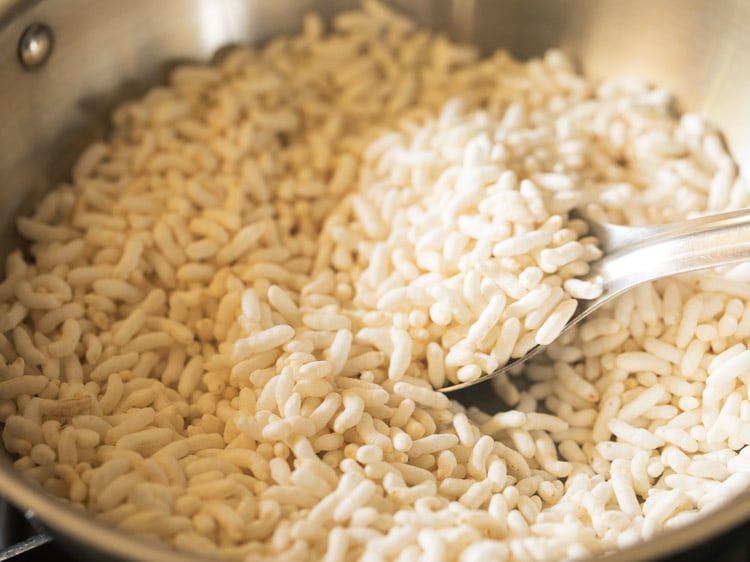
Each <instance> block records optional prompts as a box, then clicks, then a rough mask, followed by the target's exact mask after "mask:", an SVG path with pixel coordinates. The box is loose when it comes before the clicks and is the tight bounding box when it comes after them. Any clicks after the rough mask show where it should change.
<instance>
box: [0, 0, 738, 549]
mask: <svg viewBox="0 0 750 562" xmlns="http://www.w3.org/2000/svg"><path fill="white" fill-rule="evenodd" d="M113 122H114V129H113V133H112V137H111V139H109V140H108V141H101V142H97V143H95V144H93V145H92V146H91V147H90V148H89V149H87V150H86V151H85V152H84V153H83V154H82V156H81V157H80V159H79V162H78V163H77V165H76V166H75V168H74V170H73V173H72V178H73V181H72V187H71V186H61V187H60V188H58V189H57V190H53V191H52V192H51V193H50V194H49V195H48V196H47V197H46V198H45V199H44V200H43V201H42V202H40V204H39V205H38V207H37V209H36V211H35V213H34V215H32V216H31V217H24V218H20V219H19V220H18V223H17V224H18V230H19V231H20V233H21V234H22V235H23V236H25V237H26V238H27V239H28V240H30V242H31V244H30V251H31V254H32V255H33V257H34V258H35V260H34V263H28V264H27V263H26V262H25V261H24V260H23V258H22V257H21V254H20V252H13V253H11V254H10V255H9V256H8V258H7V260H6V268H5V271H6V278H5V280H4V281H3V282H2V283H0V332H1V334H0V416H1V417H2V421H3V423H4V427H3V435H2V438H3V442H4V444H5V447H6V449H7V450H8V451H9V452H11V453H13V454H15V455H17V457H18V459H17V460H16V462H15V467H16V468H17V469H18V470H19V471H21V472H22V473H23V474H25V475H26V476H27V477H28V478H31V479H33V480H36V481H38V482H39V483H40V484H41V485H42V486H43V487H44V488H45V489H47V490H48V491H50V492H51V493H54V494H56V495H58V496H61V497H64V498H67V499H68V500H70V501H71V502H74V503H76V504H78V505H80V506H83V507H84V508H86V509H88V510H89V511H91V512H92V513H94V514H95V515H96V516H97V517H100V518H101V519H102V520H104V521H106V522H108V523H110V524H113V525H117V526H119V527H120V528H122V529H123V530H126V531H128V532H131V533H140V534H147V535H151V536H156V537H158V538H160V539H161V540H164V541H166V542H168V543H170V544H172V545H174V546H175V547H176V548H179V549H187V550H193V551H196V552H201V553H205V554H207V555H210V556H221V557H224V558H227V559H237V560H241V559H247V558H250V559H252V558H255V557H259V558H263V559H280V558H283V559H294V560H304V559H310V560H327V561H331V562H333V561H339V560H353V559H362V560H414V559H417V558H419V557H420V556H421V557H422V559H429V560H462V561H467V562H468V561H476V560H484V559H490V558H491V559H493V560H495V559H497V560H515V559H530V558H533V559H544V560H558V559H563V558H570V557H578V556H582V555H585V554H588V553H590V552H592V551H597V550H603V549H615V548H618V547H622V546H627V545H628V544H631V543H632V542H635V541H637V540H641V539H648V538H650V537H651V536H653V534H654V533H656V532H658V531H659V530H660V529H661V528H663V527H673V526H676V525H681V524H685V523H687V522H690V521H692V520H694V519H695V518H696V517H697V516H699V515H700V514H701V513H702V512H704V511H708V510H709V509H712V508H715V507H716V505H717V504H718V502H721V501H726V500H727V499H729V498H731V497H732V496H733V495H735V494H736V493H738V492H739V491H741V490H743V489H745V488H747V487H748V485H750V461H749V460H748V459H749V458H750V454H748V451H750V449H749V448H748V444H750V404H748V401H747V400H746V396H747V386H748V384H750V370H749V369H750V367H749V365H748V351H747V345H748V341H747V338H748V337H750V306H748V303H749V302H750V291H748V289H747V287H746V286H745V283H746V281H747V280H748V274H747V267H746V264H741V265H739V266H736V267H733V268H728V269H727V270H726V271H722V272H704V273H697V274H691V275H686V276H682V277H679V278H674V279H668V280H664V281H659V282H656V283H651V284H648V285H646V286H644V287H641V288H639V289H637V290H636V291H633V292H631V293H627V294H625V295H623V296H622V297H620V298H619V299H617V300H616V301H615V302H613V303H611V304H610V305H609V306H606V307H605V308H603V309H602V310H600V311H598V312H597V313H596V314H595V315H594V316H593V317H591V318H590V319H588V320H587V321H585V322H584V323H583V324H582V325H580V326H578V327H576V328H574V329H572V330H570V331H568V332H567V333H566V334H564V336H563V337H562V338H560V339H559V340H558V341H557V342H556V343H554V344H553V345H552V346H551V347H550V348H549V349H548V350H547V352H546V353H545V354H544V355H542V356H541V357H539V358H538V359H535V360H534V363H533V364H532V365H530V366H529V367H528V368H527V369H526V371H525V374H526V375H527V376H526V377H524V376H519V375H518V374H517V373H515V372H513V373H512V374H503V375H502V376H500V377H498V378H497V379H495V380H493V383H492V388H493V389H494V390H495V391H496V392H497V394H498V396H499V400H502V401H504V402H505V405H506V406H507V407H508V408H513V409H509V410H508V411H501V412H499V413H496V414H494V415H488V414H485V413H482V412H480V411H478V410H477V409H475V408H468V409H465V408H464V407H463V406H461V405H459V404H456V403H451V401H450V400H449V399H448V398H447V397H446V395H444V394H442V393H440V392H437V390H436V389H438V388H440V387H443V386H445V385H446V384H448V383H455V382H458V381H465V380H473V379H475V378H477V377H479V376H480V375H481V373H482V372H487V371H491V370H492V369H494V368H495V367H497V366H499V365H502V364H504V363H506V362H507V361H508V360H509V359H511V358H513V357H518V356H520V355H523V354H524V353H525V352H526V351H527V350H528V349H530V348H531V347H533V346H535V345H537V344H539V343H548V342H550V341H552V340H554V339H555V338H556V337H557V336H558V334H559V332H560V330H561V329H562V327H563V326H564V324H565V322H566V321H567V318H568V317H569V316H570V315H571V314H572V312H573V310H574V308H575V305H576V301H575V299H576V298H592V297H594V296H596V295H597V294H598V291H599V290H600V288H599V287H598V286H597V285H595V284H588V283H582V282H580V281H579V280H577V279H576V277H577V276H579V275H581V274H582V273H584V272H585V271H586V270H587V268H588V266H587V262H589V261H592V260H594V259H596V258H598V257H599V254H600V252H599V251H598V249H597V248H596V243H595V240H593V239H592V238H591V237H587V235H586V232H585V228H584V225H583V223H581V222H580V221H569V220H568V219H567V212H568V211H569V210H570V209H571V208H573V207H574V206H576V205H578V204H579V203H592V205H591V207H590V212H591V214H592V215H593V216H599V217H600V218H602V219H605V220H609V221H611V222H615V223H622V224H638V225H641V224H647V223H664V222H669V221H674V220H679V219H681V218H684V217H686V216H687V215H694V214H697V213H701V212H705V211H707V210H712V211H713V210H721V209H729V208H735V207H739V206H743V205H748V204H749V203H750V201H748V195H747V193H748V191H747V190H746V188H745V187H743V183H742V181H743V180H742V179H741V178H738V177H737V168H736V166H735V165H734V164H733V163H732V160H731V157H730V156H729V154H727V153H726V150H725V148H724V146H723V144H722V143H721V141H720V137H719V135H718V133H717V132H716V131H715V130H713V129H712V128H711V127H710V126H709V125H708V124H706V123H704V122H703V121H702V120H701V119H700V118H699V117H697V116H695V115H685V116H683V117H682V118H681V119H676V118H675V117H674V116H673V115H672V113H671V111H670V100H669V96H667V95H666V94H665V93H664V92H663V91H661V90H657V89H654V88H651V87H650V86H648V85H647V84H645V83H642V82H639V81H637V80H617V79H613V80H605V81H603V82H600V83H595V82H592V81H587V80H585V79H583V78H581V77H580V76H577V75H576V74H575V73H573V71H572V69H571V65H570V63H569V62H568V61H567V60H566V59H565V57H564V56H563V55H562V54H561V53H559V52H557V51H550V52H549V53H547V54H546V55H545V56H544V57H542V58H539V59H532V60H530V61H528V62H525V63H520V62H518V61H515V60H513V59H512V58H511V57H510V56H509V55H508V54H507V53H504V52H498V53H496V54H494V55H493V56H492V57H490V58H487V59H484V60H480V59H479V58H478V56H477V53H476V51H475V50H474V49H473V48H471V47H468V46H464V45H457V44H453V43H450V42H449V41H447V40H446V39H445V38H444V37H442V36H433V35H431V34H429V33H426V32H424V31H419V30H417V29H415V28H414V26H413V25H412V23H411V22H410V21H408V20H407V19H405V18H404V17H402V16H401V15H399V14H396V13H394V12H392V11H391V10H390V9H388V8H386V7H385V6H382V5H380V4H378V3H376V2H373V1H365V2H364V3H363V10H362V11H357V12H346V13H342V14H340V15H339V16H337V17H336V18H334V20H333V31H332V32H331V33H330V34H328V35H326V34H324V33H323V23H322V21H321V20H320V19H319V18H317V17H316V16H313V15H310V16H308V17H307V18H306V19H305V21H304V24H303V31H302V33H301V34H300V35H299V36H296V37H291V38H279V39H275V40H272V41H271V42H269V43H268V44H267V45H266V46H265V47H263V48H261V49H257V50H250V49H234V50H232V51H230V52H229V53H227V54H226V55H225V57H224V58H222V59H221V60H220V61H219V62H217V64H216V65H214V66H197V65H194V66H182V67H179V68H177V69H176V70H175V71H174V72H173V73H172V75H171V78H170V83H169V84H168V85H167V86H166V87H162V88H157V89H154V90H152V91H151V92H149V93H148V94H146V95H145V96H144V97H143V98H142V99H140V100H134V101H131V102H127V103H125V104H123V105H122V106H120V107H119V108H118V109H117V110H116V111H115V113H114V116H113Z"/></svg>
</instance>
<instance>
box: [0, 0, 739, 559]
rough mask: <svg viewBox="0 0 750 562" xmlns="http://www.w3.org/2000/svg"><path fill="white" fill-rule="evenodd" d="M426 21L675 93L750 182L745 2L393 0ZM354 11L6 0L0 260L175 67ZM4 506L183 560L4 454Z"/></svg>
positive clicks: (630, 553)
mask: <svg viewBox="0 0 750 562" xmlns="http://www.w3.org/2000/svg"><path fill="white" fill-rule="evenodd" d="M393 3H394V4H395V5H397V6H398V7H399V8H401V9H402V10H404V11H405V12H407V13H409V14H410V15H412V16H413V17H414V18H415V19H416V20H417V21H418V22H419V23H420V24H422V25H424V26H427V27H430V28H434V29H439V30H443V31H447V32H449V33H450V34H451V35H452V36H453V37H455V38H458V39H462V40H467V41H471V42H474V43H476V44H478V45H480V46H481V47H482V48H484V49H486V50H491V49H493V48H496V47H506V48H508V49H510V50H511V51H512V52H513V53H514V54H515V55H517V56H520V57H522V58H525V57H529V56H533V55H537V54H540V53H542V52H543V51H544V50H545V49H546V48H549V47H553V46H554V47H561V48H562V49H564V50H565V51H568V52H570V53H572V54H573V55H574V56H575V58H576V59H577V60H578V61H580V63H581V65H582V68H583V70H584V71H585V72H586V73H588V74H589V75H592V76H605V75H623V74H626V75H633V76H639V77H643V78H646V79H649V80H651V81H652V82H654V83H656V84H658V85H660V86H663V87H665V88H667V89H669V90H671V91H673V92H675V93H677V94H678V97H679V99H680V108H679V109H688V110H691V111H696V112H699V113H702V114H703V115H706V116H708V117H709V118H710V119H711V120H713V121H714V122H715V123H716V124H718V125H719V126H720V127H721V128H723V130H724V131H725V132H726V135H727V139H728V141H729V143H730V145H731V146H732V148H733V151H734V154H735V156H736V157H737V158H738V159H739V160H740V162H741V163H743V162H744V163H745V173H750V167H749V166H748V164H750V72H749V71H748V69H750V34H748V33H747V28H748V25H750V3H748V2H746V1H744V0H715V1H713V0H690V1H688V2H685V1H680V0H650V1H646V0H623V1H619V2H616V1H615V0H599V1H594V0H401V1H397V2H393ZM353 4H354V2H350V1H347V0H319V1H316V2H315V1H313V0H158V1H153V0H107V1H106V2H104V1H102V0H65V1H61V0H57V1H53V0H25V1H23V0H20V1H19V0H0V233H2V235H1V236H0V256H1V255H4V254H5V253H6V252H7V251H8V249H9V248H11V247H12V246H13V245H15V244H16V242H17V240H16V239H15V238H14V234H13V226H12V218H13V216H14V215H16V214H17V213H19V212H23V211H24V210H26V209H28V208H29V207H30V206H31V203H32V202H33V201H34V200H35V199H36V198H37V196H38V195H39V194H40V193H41V192H42V191H43V190H45V189H47V188H49V187H50V186H51V185H52V184H54V183H55V182H56V181H59V180H61V179H64V178H65V173H66V170H68V169H69V168H70V166H71V164H72V162H73V159H74V158H75V156H76V155H77V153H78V152H79V151H80V150H81V148H83V147H84V146H85V145H86V144H87V143H88V142H90V141H91V140H92V139H94V138H96V137H101V136H102V135H103V134H105V133H106V123H107V121H106V115H107V113H108V112H109V110H110V109H111V108H112V107H113V106H114V104H115V103H116V102H117V101H118V100H121V99H123V98H124V97H126V96H130V95H136V94H139V93H141V92H143V91H145V89H146V88H147V87H149V86H150V85H152V84H154V83H156V82H158V81H159V80H160V78H162V77H163V75H164V73H165V71H166V70H167V69H168V68H169V67H170V65H173V64H174V63H176V62H179V61H185V60H207V59H208V58H210V56H211V54H212V53H213V52H214V51H215V50H217V49H218V48H220V47H222V46H225V45H227V44H231V43H252V42H259V41H263V40H264V39H266V38H268V37H270V36H272V35H274V34H277V33H280V32H291V31H294V30H295V29H296V28H297V27H298V25H299V23H300V21H301V16H302V14H303V13H305V12H306V11H308V10H310V9H312V8H315V9H318V10H320V11H322V12H323V13H324V14H327V15H330V14H332V13H334V12H336V11H338V10H341V9H343V8H345V7H349V6H351V5H353ZM0 495H2V496H5V497H7V498H8V499H9V500H10V501H12V502H13V503H14V504H16V505H17V506H19V507H22V508H23V509H26V510H29V511H28V513H29V516H30V517H34V518H38V519H39V520H41V521H42V522H43V524H44V525H45V526H46V528H47V529H49V531H50V532H51V533H52V534H53V535H54V536H55V537H56V538H57V539H58V540H59V541H60V543H61V544H62V545H63V546H65V547H67V548H70V549H72V550H74V551H76V552H77V553H78V554H82V555H85V556H87V557H88V558H89V559H91V560H102V559H106V558H109V559H116V560H133V559H135V560H149V561H154V562H156V561H159V562H178V561H188V560H192V558H191V557H190V556H188V555H185V554H182V553H180V554H176V553H174V552H172V551H169V550H167V549H165V548H164V547H161V546H158V545H153V544H150V543H148V542H144V541H143V540H141V539H134V538H132V537H130V536H127V535H124V534H121V533H119V532H116V531H114V530H112V529H110V528H109V527H106V526H103V525H101V524H99V523H97V522H95V521H93V520H92V519H91V518H89V517H87V516H86V515H85V514H83V513H80V512H78V511H74V510H72V509H70V508H69V507H67V506H66V505H65V504H63V503H62V502H59V501H57V500H54V499H51V498H50V497H49V496H47V495H46V494H44V493H42V492H40V491H39V490H38V489H37V488H35V487H34V486H33V485H31V484H29V483H27V482H25V481H23V480H21V478H20V477H19V476H18V475H17V474H16V473H15V472H14V471H13V469H12V467H11V464H10V460H9V458H8V455H7V454H6V453H5V452H4V451H0ZM748 519H750V494H742V495H739V496H737V498H736V499H735V500H734V501H732V502H731V503H730V504H729V505H727V506H726V507H725V508H724V509H722V510H720V511H717V512H715V513H713V514H711V515H709V516H708V517H706V518H704V519H703V520H701V521H699V522H697V523H695V524H693V525H690V526H688V527H684V528H681V529H678V530H676V531H673V532H669V533H665V534H663V535H660V536H658V537H657V538H655V539H654V540H652V541H649V542H646V543H643V544H640V545H637V546H635V547H633V548H631V549H629V550H626V551H621V552H618V553H615V554H613V555H610V556H607V557H606V559H609V560H626V559H630V560H646V559H652V558H656V557H661V556H665V555H667V554H669V553H674V552H677V551H679V550H681V549H682V548H685V547H689V546H690V545H694V544H697V543H699V542H702V541H705V540H707V539H708V538H710V537H711V536H713V535H715V534H717V533H720V532H721V531H723V530H727V529H730V528H732V527H733V526H735V525H737V524H739V523H740V522H743V521H746V520H748Z"/></svg>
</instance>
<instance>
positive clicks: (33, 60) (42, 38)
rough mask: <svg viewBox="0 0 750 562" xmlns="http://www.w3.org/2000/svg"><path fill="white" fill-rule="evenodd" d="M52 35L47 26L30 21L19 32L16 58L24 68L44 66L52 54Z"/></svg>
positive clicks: (35, 68) (33, 68) (31, 68)
mask: <svg viewBox="0 0 750 562" xmlns="http://www.w3.org/2000/svg"><path fill="white" fill-rule="evenodd" d="M53 46H54V35H53V34H52V30H51V29H50V28H49V26H47V25H45V24H43V23H32V24H31V25H30V26H29V27H27V28H26V30H25V31H24V32H23V33H22V34H21V39H20V40H19V41H18V60H19V61H20V62H21V66H23V67H24V68H25V69H26V70H37V69H39V68H41V67H42V66H44V63H46V62H47V61H48V60H49V57H50V56H51V55H52V48H53Z"/></svg>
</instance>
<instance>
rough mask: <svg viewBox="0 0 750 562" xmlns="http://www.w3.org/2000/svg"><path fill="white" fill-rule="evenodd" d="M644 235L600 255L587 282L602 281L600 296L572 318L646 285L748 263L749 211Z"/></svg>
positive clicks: (651, 231)
mask: <svg viewBox="0 0 750 562" xmlns="http://www.w3.org/2000/svg"><path fill="white" fill-rule="evenodd" d="M599 226H600V227H601V228H604V229H605V230H606V228H607V225H599ZM649 230H650V232H649V236H648V238H645V239H642V240H640V241H636V242H634V243H631V244H628V245H626V246H620V247H617V248H615V249H614V250H613V251H611V252H607V251H606V249H605V256H604V257H603V258H602V259H600V260H598V261H596V262H593V263H592V264H591V269H590V271H589V273H588V274H587V275H586V278H587V279H590V280H592V279H596V278H597V277H599V278H601V280H602V283H603V286H604V291H603V293H602V295H601V296H600V297H598V298H596V299H592V300H591V301H583V302H581V306H579V308H578V311H577V312H576V316H583V315H588V313H590V312H591V311H592V310H593V309H595V308H598V306H599V305H600V304H603V303H604V302H605V301H608V300H610V299H611V298H612V297H614V296H615V295H618V294H620V293H622V292H624V291H626V290H628V289H630V288H631V287H634V286H635V285H639V284H641V283H645V282H647V281H653V280H655V279H661V278H662V277H668V276H671V275H676V274H679V273H687V272H688V271H696V270H699V269H706V268H710V267H716V266H720V265H727V264H731V263H736V262H739V261H742V260H745V259H750V209H742V210H739V211H730V212H726V213H720V214H715V215H710V216H705V217H699V218H696V219H690V220H686V221H681V222H679V223H675V224H671V225H670V224H668V225H663V226H659V227H655V228H651V229H649Z"/></svg>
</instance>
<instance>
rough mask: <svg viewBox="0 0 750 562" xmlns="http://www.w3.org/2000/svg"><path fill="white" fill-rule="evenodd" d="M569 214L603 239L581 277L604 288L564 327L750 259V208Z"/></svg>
mask: <svg viewBox="0 0 750 562" xmlns="http://www.w3.org/2000/svg"><path fill="white" fill-rule="evenodd" d="M571 217H574V218H579V219H583V220H585V221H586V222H587V223H588V225H589V232H590V233H591V234H592V235H594V236H596V237H597V238H598V239H599V243H600V248H601V249H602V251H603V252H604V255H603V256H602V257H601V258H600V259H598V260H597V261H595V262H592V263H591V264H590V270H589V272H588V274H586V275H585V276H583V277H581V279H583V280H585V281H592V280H595V279H597V278H599V279H601V281H602V285H603V289H604V290H603V291H602V294H601V296H599V297H597V298H594V299H590V300H580V301H579V302H578V308H577V309H576V311H575V313H574V314H573V316H572V317H571V319H570V320H569V321H568V323H567V325H566V326H565V330H567V329H568V328H570V327H571V326H573V325H575V324H577V323H579V322H580V321H581V320H583V319H584V318H586V317H587V316H588V315H589V314H591V313H592V312H594V311H595V310H596V309H597V308H599V307H600V306H602V305H603V304H604V303H606V302H608V301H610V300H612V299H613V298H614V297H616V296H617V295H619V294H621V293H623V292H625V291H627V290H628V289H630V288H632V287H634V286H636V285H640V284H641V283H646V282H648V281H654V280H655V279H661V278H662V277H669V276H671V275H677V274H678V273H686V272H688V271H696V270H699V269H707V268H711V267H716V266H720V265H727V264H731V263H736V262H739V261H743V260H745V259H748V258H750V208H748V209H741V210H738V211H730V212H727V213H719V214H715V215H709V216H705V217H699V218H696V219H690V220H686V221H682V222H677V223H672V224H666V225H658V226H645V227H641V226H637V227H632V226H621V225H614V224H605V223H601V222H597V221H595V220H593V219H591V218H590V217H588V216H587V215H586V214H585V212H584V211H582V210H580V209H575V210H574V211H572V212H571ZM565 330H563V332H564V331H565ZM544 347H545V346H539V345H538V346H536V347H534V348H532V349H531V350H530V351H529V352H528V353H526V355H524V356H523V357H519V358H517V359H513V360H512V361H509V362H508V363H506V364H505V365H503V366H502V367H499V368H497V369H495V371H493V372H492V373H490V374H488V375H484V376H482V377H480V378H479V379H477V380H475V381H471V382H465V383H460V384H455V385H453V386H447V387H443V388H441V389H440V390H441V391H442V392H452V391H454V390H459V389H462V388H466V387H469V386H473V385H475V384H477V383H479V382H484V381H486V380H488V379H490V378H492V377H496V376H497V375H499V374H500V373H503V372H505V371H508V370H509V369H512V368H513V367H516V366H518V365H520V364H521V363H524V362H525V361H527V360H528V359H530V358H531V357H533V356H534V355H536V354H537V353H539V352H540V351H542V350H543V349H544Z"/></svg>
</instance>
